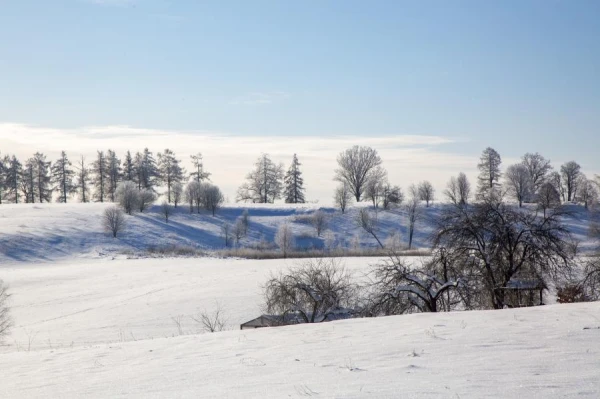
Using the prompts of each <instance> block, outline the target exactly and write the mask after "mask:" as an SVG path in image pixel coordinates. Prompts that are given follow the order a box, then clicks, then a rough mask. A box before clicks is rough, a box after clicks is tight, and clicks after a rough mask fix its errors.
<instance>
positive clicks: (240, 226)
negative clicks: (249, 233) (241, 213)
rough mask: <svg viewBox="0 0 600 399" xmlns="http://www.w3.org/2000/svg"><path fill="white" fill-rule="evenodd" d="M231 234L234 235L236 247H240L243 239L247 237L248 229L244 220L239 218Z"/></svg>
mask: <svg viewBox="0 0 600 399" xmlns="http://www.w3.org/2000/svg"><path fill="white" fill-rule="evenodd" d="M231 234H232V235H233V239H234V241H235V245H236V246H239V244H240V241H241V240H242V238H244V237H245V236H246V227H245V226H244V220H243V219H242V218H241V217H239V218H237V219H236V221H235V223H234V224H233V227H232V230H231Z"/></svg>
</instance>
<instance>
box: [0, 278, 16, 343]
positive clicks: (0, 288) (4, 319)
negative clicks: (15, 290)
mask: <svg viewBox="0 0 600 399" xmlns="http://www.w3.org/2000/svg"><path fill="white" fill-rule="evenodd" d="M9 298H10V294H9V293H8V286H7V285H6V284H5V283H4V282H3V281H2V280H0V343H2V341H3V339H4V337H6V336H7V335H8V333H9V332H10V328H11V327H12V325H13V323H12V318H11V317H10V308H9V306H8V300H9Z"/></svg>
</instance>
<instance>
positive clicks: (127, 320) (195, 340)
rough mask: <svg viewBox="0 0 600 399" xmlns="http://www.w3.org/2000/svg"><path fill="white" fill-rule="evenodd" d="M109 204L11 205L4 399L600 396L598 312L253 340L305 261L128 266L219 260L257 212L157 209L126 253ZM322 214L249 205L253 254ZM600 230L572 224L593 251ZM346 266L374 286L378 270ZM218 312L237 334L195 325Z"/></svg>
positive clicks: (363, 325)
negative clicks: (270, 303)
mask: <svg viewBox="0 0 600 399" xmlns="http://www.w3.org/2000/svg"><path fill="white" fill-rule="evenodd" d="M106 206H107V205H106V204H66V205H65V204H35V205H2V206H0V278H2V279H3V280H4V281H6V282H7V283H8V284H9V285H10V292H11V293H12V294H13V296H12V297H11V308H12V316H13V318H14V321H15V327H14V328H13V330H12V332H11V335H10V336H9V337H8V338H7V340H6V345H5V346H0V370H2V383H1V384H0V398H4V397H6V398H13V397H19V398H37V397H56V398H74V397H83V396H85V397H144V398H152V397H189V398H197V397H203V398H223V397H227V398H242V397H243V398H249V397H250V398H252V397H263V398H281V397H292V398H294V397H313V396H314V397H322V398H366V397H369V398H372V397H374V398H397V397H411V398H430V397H448V398H486V397H488V398H498V397H506V398H521V397H527V398H529V397H531V398H535V397H539V398H562V397H582V398H585V397H588V398H597V397H600V360H599V359H600V345H598V342H599V341H600V302H596V303H585V304H570V305H547V306H541V307H535V308H524V309H511V310H499V311H472V312H452V313H438V314H414V315H404V316H393V317H382V318H369V319H352V320H341V321H334V322H328V323H322V324H316V325H299V326H289V327H273V328H263V329H256V330H243V331H240V330H239V325H240V324H241V323H243V322H246V321H249V320H251V319H253V318H255V317H257V316H259V315H260V314H261V313H262V309H261V305H262V302H263V299H262V291H261V284H263V283H264V282H265V280H266V278H267V276H268V275H269V274H270V273H271V272H276V271H278V270H281V269H282V268H286V267H289V266H292V265H295V264H296V262H301V261H302V260H289V259H288V260H283V259H277V260H260V261H259V260H240V259H217V258H212V257H201V258H136V259H129V258H130V255H124V254H123V253H127V252H131V251H138V252H139V253H140V254H142V255H143V253H144V250H145V249H147V248H148V247H150V246H153V245H154V246H157V245H181V246H184V245H189V246H193V247H196V248H202V249H209V250H210V249H219V248H221V246H222V244H221V239H220V237H219V227H220V223H222V222H223V221H232V220H235V218H236V217H237V216H238V215H239V214H241V212H242V211H243V209H244V207H239V206H238V207H236V206H229V207H227V208H225V209H224V210H223V211H222V212H221V213H220V214H219V215H217V217H216V218H212V216H209V215H206V214H201V215H200V216H198V215H189V214H188V213H187V212H186V209H185V208H184V209H182V210H181V211H180V212H178V213H177V214H175V215H174V217H173V223H169V225H167V224H165V223H164V222H162V220H161V218H160V215H159V214H158V213H157V211H153V212H150V213H148V214H144V215H136V216H134V217H131V218H129V222H130V228H129V231H128V233H127V234H125V235H124V236H123V237H122V238H120V239H117V240H113V239H111V238H110V237H109V236H108V235H107V234H105V233H103V232H101V230H100V223H99V217H100V216H99V215H101V213H102V211H103V209H104V208H105V207H106ZM314 209H318V207H317V206H316V205H307V206H302V207H295V206H272V207H265V206H254V207H251V208H250V216H251V219H252V222H251V231H252V235H251V237H250V238H249V241H248V242H246V244H250V243H252V242H258V241H259V240H260V239H262V237H267V239H270V238H272V236H273V234H274V232H275V230H276V228H277V226H278V225H279V224H280V223H283V222H284V221H292V226H293V229H294V231H295V234H298V235H301V234H305V235H306V237H310V239H309V238H306V241H308V242H310V241H311V240H312V241H313V242H319V240H321V239H317V238H314V233H313V232H312V228H311V227H310V226H309V225H307V224H306V223H305V222H304V223H301V222H300V220H301V218H298V219H297V220H298V222H293V221H294V220H296V219H295V218H297V217H298V216H299V215H300V216H302V215H307V214H310V213H311V212H312V211H313V210H314ZM439 209H440V207H439V206H434V207H432V208H431V209H428V210H427V212H428V214H430V215H431V214H435V213H436V212H439ZM325 210H326V211H327V212H328V214H330V215H332V221H331V223H330V230H331V232H332V233H333V234H335V235H336V239H337V240H345V241H344V242H347V241H349V240H350V239H352V237H354V235H355V234H358V233H359V232H360V230H359V229H358V228H357V227H356V224H355V223H354V220H353V217H354V216H355V215H354V216H353V212H354V213H356V209H353V210H352V211H351V212H350V214H349V215H341V214H339V213H335V212H334V211H333V209H331V208H326V209H325ZM379 218H380V221H381V224H382V226H383V227H382V231H383V232H386V231H390V230H400V231H401V232H402V231H403V229H404V228H405V221H403V219H402V216H401V215H398V214H397V213H390V212H380V214H379ZM587 223H589V221H588V220H587V219H586V218H585V217H581V215H580V217H578V218H574V219H573V220H570V221H568V225H569V228H571V229H572V231H573V232H574V234H576V235H577V236H578V237H580V238H584V231H585V230H586V224H587ZM427 229H428V227H427V226H426V224H425V223H424V224H423V225H422V226H421V229H420V230H418V232H419V235H418V236H417V242H418V245H419V246H423V245H425V242H426V241H425V237H426V233H427ZM311 234H312V235H311ZM360 240H361V244H362V245H364V246H371V245H372V246H373V247H374V246H375V245H377V244H376V243H375V242H374V240H373V239H372V238H371V237H369V236H367V235H364V234H363V235H361V236H360ZM585 245H588V246H590V247H591V245H592V243H591V242H590V241H589V240H588V241H585ZM343 261H344V263H345V264H346V266H347V267H348V269H349V270H351V271H353V272H354V273H355V275H356V276H361V275H362V274H363V273H364V272H366V271H367V270H368V267H369V265H370V264H373V263H374V262H377V259H374V258H348V259H344V260H343ZM414 262H419V260H418V259H414ZM415 264H416V263H415ZM217 303H218V304H219V305H220V306H221V307H222V309H223V312H224V315H225V318H226V319H227V326H228V329H229V331H225V332H220V333H212V334H211V333H204V332H202V331H201V329H200V326H199V325H198V324H197V323H196V322H194V321H193V320H192V316H197V315H198V313H199V312H202V311H203V310H206V311H208V312H211V311H213V310H214V309H215V307H216V306H217ZM178 324H180V327H179V326H178Z"/></svg>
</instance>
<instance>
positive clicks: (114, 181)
mask: <svg viewBox="0 0 600 399" xmlns="http://www.w3.org/2000/svg"><path fill="white" fill-rule="evenodd" d="M122 177H123V176H122V169H121V160H120V159H119V158H118V157H117V154H116V153H115V152H114V151H113V150H108V152H107V154H106V182H107V185H106V194H107V196H108V198H109V199H110V200H111V201H112V202H115V192H116V191H117V186H118V184H119V182H120V181H121V178H122Z"/></svg>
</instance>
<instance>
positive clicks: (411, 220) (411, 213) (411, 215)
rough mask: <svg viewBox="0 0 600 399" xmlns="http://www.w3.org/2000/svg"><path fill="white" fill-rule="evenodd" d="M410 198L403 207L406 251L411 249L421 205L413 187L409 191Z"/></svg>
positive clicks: (416, 190) (416, 191)
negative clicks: (406, 237)
mask: <svg viewBox="0 0 600 399" xmlns="http://www.w3.org/2000/svg"><path fill="white" fill-rule="evenodd" d="M409 192H410V197H409V199H408V202H407V203H406V205H405V206H404V211H405V212H406V222H407V223H406V224H407V229H408V249H412V244H413V238H414V236H415V229H416V226H417V222H418V221H419V219H420V218H421V206H422V205H421V203H420V201H419V194H418V189H417V188H416V187H415V186H414V185H413V186H411V188H410V190H409Z"/></svg>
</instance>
